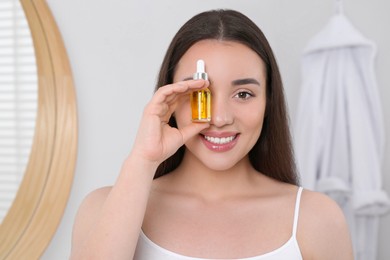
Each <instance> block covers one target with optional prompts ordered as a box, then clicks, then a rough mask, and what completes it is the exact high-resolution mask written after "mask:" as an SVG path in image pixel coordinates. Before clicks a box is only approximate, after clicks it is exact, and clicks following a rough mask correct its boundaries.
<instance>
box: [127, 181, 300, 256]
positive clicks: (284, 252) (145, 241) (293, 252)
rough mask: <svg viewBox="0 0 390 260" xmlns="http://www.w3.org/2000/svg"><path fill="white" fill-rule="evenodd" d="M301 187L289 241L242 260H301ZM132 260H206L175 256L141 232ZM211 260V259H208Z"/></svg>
mask: <svg viewBox="0 0 390 260" xmlns="http://www.w3.org/2000/svg"><path fill="white" fill-rule="evenodd" d="M301 193H302V187H299V189H298V193H297V198H296V202H295V211H294V222H293V229H292V235H291V237H290V239H289V240H288V241H287V242H286V243H284V244H283V245H282V246H280V247H279V248H277V249H275V250H273V251H271V252H268V253H265V254H262V255H258V256H253V257H247V258H240V259H244V260H302V259H303V258H302V254H301V251H300V249H299V245H298V241H297V237H296V233H297V226H298V216H299V204H300V201H301ZM133 259H134V260H207V259H206V258H196V257H189V256H184V255H180V254H177V253H175V252H172V251H169V250H167V249H165V248H162V247H161V246H159V245H157V244H156V243H154V242H153V241H152V240H150V239H149V238H148V237H147V236H146V235H145V234H144V233H143V231H141V234H140V236H139V239H138V244H137V248H136V250H135V255H134V258H133ZM209 260H211V259H209Z"/></svg>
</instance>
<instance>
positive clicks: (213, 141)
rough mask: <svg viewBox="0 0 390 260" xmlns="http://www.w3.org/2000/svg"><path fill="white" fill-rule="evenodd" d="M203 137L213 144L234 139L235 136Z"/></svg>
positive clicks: (224, 142)
mask: <svg viewBox="0 0 390 260" xmlns="http://www.w3.org/2000/svg"><path fill="white" fill-rule="evenodd" d="M204 138H205V139H206V140H207V141H209V142H210V143H213V144H227V143H230V142H231V141H233V140H234V138H235V136H229V137H212V136H206V135H205V136H204Z"/></svg>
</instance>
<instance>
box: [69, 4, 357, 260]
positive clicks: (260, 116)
mask: <svg viewBox="0 0 390 260" xmlns="http://www.w3.org/2000/svg"><path fill="white" fill-rule="evenodd" d="M199 59H202V60H204V62H205V64H206V72H207V73H208V76H209V79H208V80H201V79H200V80H192V75H193V73H194V72H195V71H196V62H197V60H199ZM203 88H209V89H210V90H211V93H212V102H211V112H212V113H211V114H212V115H211V121H210V122H209V123H195V122H193V121H192V120H191V106H190V93H191V92H193V91H197V90H200V89H203ZM297 185H298V178H297V175H296V173H295V166H294V159H293V153H292V148H291V141H290V136H289V129H288V122H287V113H286V105H285V101H284V96H283V87H282V81H281V78H280V74H279V70H278V67H277V64H276V61H275V58H274V56H273V53H272V50H271V48H270V46H269V44H268V42H267V40H266V38H265V36H264V35H263V34H262V32H261V31H260V29H259V28H258V27H257V26H256V25H255V24H254V23H253V22H252V21H251V20H250V19H249V18H247V17H246V16H244V15H243V14H241V13H238V12H236V11H231V10H215V11H209V12H204V13H201V14H198V15H196V16H195V17H193V18H192V19H190V20H189V21H188V22H187V23H186V24H184V25H183V27H182V28H181V29H180V30H179V31H178V33H177V34H176V36H175V37H174V39H173V41H172V43H171V45H170V47H169V49H168V51H167V54H166V56H165V58H164V61H163V63H162V67H161V71H160V74H159V79H158V83H157V88H156V92H155V94H154V96H153V97H152V99H151V100H150V102H149V103H148V105H147V106H146V107H145V109H144V113H143V117H142V120H141V123H140V126H139V131H138V134H137V137H136V139H135V142H134V145H133V148H132V150H131V153H130V154H129V156H128V158H127V159H126V161H125V162H124V164H123V168H122V171H121V173H120V175H119V177H118V179H117V182H116V183H115V185H114V186H113V187H105V188H102V189H99V190H96V191H94V192H92V193H91V194H90V195H89V196H87V198H86V199H85V200H84V202H83V204H82V205H81V207H80V210H79V213H78V215H77V218H76V221H75V225H74V232H73V242H72V255H71V257H72V259H159V260H160V259H193V260H195V259H242V258H248V259H251V260H255V259H262V260H268V259H269V260H275V259H288V260H294V259H305V260H308V259H316V260H319V259H326V260H328V259H332V260H337V259H342V260H348V259H353V256H352V248H351V241H350V237H349V234H348V228H347V225H346V222H345V219H344V217H343V214H342V212H341V210H340V209H339V208H338V206H337V205H336V204H335V203H334V202H333V201H332V200H330V199H329V198H328V197H326V196H324V195H322V194H320V193H315V192H312V191H308V190H303V191H302V188H300V187H298V186H297Z"/></svg>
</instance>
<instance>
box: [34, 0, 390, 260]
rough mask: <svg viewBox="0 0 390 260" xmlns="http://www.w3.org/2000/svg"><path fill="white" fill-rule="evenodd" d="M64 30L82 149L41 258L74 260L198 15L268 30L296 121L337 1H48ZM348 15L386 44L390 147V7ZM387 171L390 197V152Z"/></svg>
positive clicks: (379, 1) (380, 68) (382, 66)
mask: <svg viewBox="0 0 390 260" xmlns="http://www.w3.org/2000/svg"><path fill="white" fill-rule="evenodd" d="M47 2H48V3H49V6H50V7H51V9H52V12H53V14H54V17H55V18H56V20H57V23H58V25H59V28H60V31H61V32H62V35H63V38H64V41H65V45H66V48H67V51H68V54H69V58H70V62H71V65H72V70H73V74H74V81H75V85H76V92H77V99H78V112H79V150H78V162H77V168H76V173H75V179H74V185H73V188H72V193H71V196H70V200H69V203H68V206H67V209H66V211H65V214H64V217H63V219H62V223H61V225H60V226H59V229H58V231H57V233H56V235H55V237H54V239H53V240H52V243H51V244H50V246H49V248H48V249H47V251H46V252H45V254H44V255H43V257H42V259H44V260H46V259H47V260H49V259H50V260H51V259H56V260H60V259H68V257H69V252H70V245H71V244H70V243H71V230H72V224H73V220H74V217H75V214H76V211H77V208H78V207H79V205H80V203H81V201H82V199H83V198H84V197H85V196H86V195H87V193H89V192H91V191H92V190H94V189H96V188H98V187H101V186H106V185H111V184H113V183H114V181H115V179H116V176H117V174H118V172H119V171H120V168H121V164H122V162H123V160H124V158H125V157H126V156H127V154H128V152H129V151H130V149H131V146H132V142H133V140H134V136H135V133H136V130H137V125H138V122H139V119H140V115H141V113H142V110H143V106H144V105H145V104H146V102H147V101H148V99H149V98H150V97H151V95H152V92H153V87H154V84H155V79H156V75H157V71H158V68H159V66H160V63H161V60H162V57H163V55H164V52H165V50H166V48H167V45H168V43H169V41H170V39H171V38H172V37H173V35H174V33H175V32H176V31H177V29H178V28H179V26H181V24H182V23H183V22H184V21H186V20H187V19H189V18H190V17H191V16H193V15H194V14H196V13H198V12H200V11H204V10H208V9H214V8H231V9H236V10H239V11H242V12H243V13H245V14H246V15H248V16H249V17H250V18H252V19H253V20H254V21H255V22H256V23H257V24H258V25H259V26H260V27H261V28H262V30H263V31H264V33H265V34H266V36H267V37H268V39H269V41H270V43H271V45H272V46H273V48H274V51H275V54H276V57H277V60H278V61H279V64H280V67H281V72H282V75H283V79H284V83H285V89H286V95H287V99H288V105H289V109H290V115H291V122H292V124H294V118H295V112H296V108H297V102H298V97H299V92H300V81H301V78H300V57H301V52H302V50H303V48H304V47H305V44H306V43H307V42H308V40H309V39H310V38H311V37H312V36H313V35H314V34H315V33H316V32H318V31H319V30H320V29H321V28H322V27H323V26H324V25H325V23H326V22H327V21H328V20H329V18H330V16H331V15H332V14H333V12H334V1H333V0H327V1H324V0H301V1H288V0H247V1H234V0H230V1H229V0H213V1H195V0H187V1H181V0H165V1H158V0H154V1H147V0H145V1H135V0H126V1H125V0H110V1H102V0H94V1H92V0H83V1H78V0H67V1H59V0H47ZM344 7H345V13H346V15H347V16H348V17H349V18H350V20H351V21H352V22H353V23H354V24H355V25H356V27H357V28H358V29H359V30H360V31H361V32H362V33H363V34H364V35H366V37H368V38H370V39H372V40H373V41H375V42H376V43H377V46H378V57H377V61H376V69H377V70H376V71H377V79H378V85H379V92H380V95H381V98H382V106H383V110H384V116H385V123H386V133H387V137H388V140H390V102H388V100H390V88H389V85H390V74H389V73H388V69H387V68H389V67H390V35H389V33H388V29H386V28H385V25H389V24H390V16H389V15H388V10H390V2H388V1H385V0H371V1H365V0H345V1H344ZM389 143H390V142H389V141H388V142H387V145H386V154H385V158H386V159H387V160H385V162H384V165H383V181H384V188H385V189H386V190H387V192H388V193H390V177H389V172H390V160H389V159H390V145H389ZM379 235H380V244H379V249H378V250H379V258H378V259H383V260H384V259H390V247H388V246H386V244H387V241H388V240H389V239H390V215H387V216H385V217H383V218H382V221H381V227H380V234H379Z"/></svg>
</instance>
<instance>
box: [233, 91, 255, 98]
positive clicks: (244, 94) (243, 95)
mask: <svg viewBox="0 0 390 260" xmlns="http://www.w3.org/2000/svg"><path fill="white" fill-rule="evenodd" d="M236 97H237V98H239V99H249V98H251V97H253V95H252V94H251V93H249V92H247V91H240V92H238V93H237V94H236Z"/></svg>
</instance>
